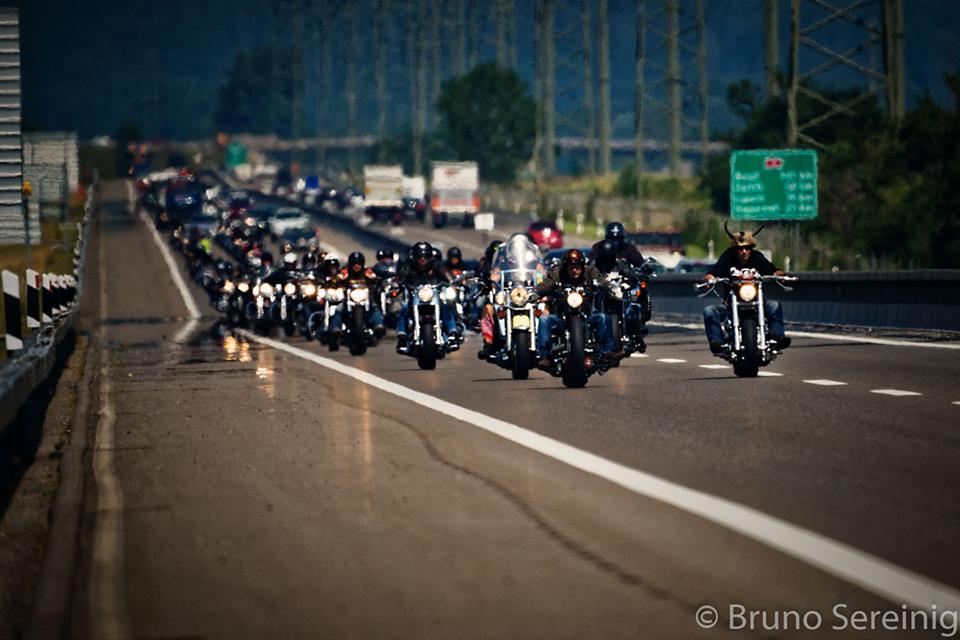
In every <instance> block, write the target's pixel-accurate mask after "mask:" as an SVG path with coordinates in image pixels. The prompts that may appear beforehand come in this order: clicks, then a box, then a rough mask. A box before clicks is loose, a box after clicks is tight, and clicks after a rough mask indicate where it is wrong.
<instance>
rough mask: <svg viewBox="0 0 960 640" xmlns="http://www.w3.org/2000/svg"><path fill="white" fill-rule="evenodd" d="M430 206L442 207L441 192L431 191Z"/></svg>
mask: <svg viewBox="0 0 960 640" xmlns="http://www.w3.org/2000/svg"><path fill="white" fill-rule="evenodd" d="M430 208H431V209H439V208H440V194H438V193H431V194H430Z"/></svg>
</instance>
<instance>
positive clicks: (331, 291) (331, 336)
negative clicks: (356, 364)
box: [313, 287, 345, 351]
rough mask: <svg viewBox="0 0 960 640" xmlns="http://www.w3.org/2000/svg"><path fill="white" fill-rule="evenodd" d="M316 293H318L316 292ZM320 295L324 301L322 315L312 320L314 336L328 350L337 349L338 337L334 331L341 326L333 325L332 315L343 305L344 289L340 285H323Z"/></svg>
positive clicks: (338, 347)
mask: <svg viewBox="0 0 960 640" xmlns="http://www.w3.org/2000/svg"><path fill="white" fill-rule="evenodd" d="M318 295H320V294H319V293H318ZM322 295H323V301H324V304H323V314H322V317H320V318H318V319H315V321H314V324H313V327H314V336H315V337H316V338H317V340H318V341H319V342H320V343H321V344H325V345H327V348H328V349H330V351H339V349H340V338H338V337H337V336H336V334H335V333H334V331H339V330H341V327H337V326H334V322H333V316H334V314H336V312H337V310H338V309H340V308H342V307H343V300H344V298H345V294H344V289H343V288H341V287H325V288H324V289H323V294H322ZM341 317H342V315H341Z"/></svg>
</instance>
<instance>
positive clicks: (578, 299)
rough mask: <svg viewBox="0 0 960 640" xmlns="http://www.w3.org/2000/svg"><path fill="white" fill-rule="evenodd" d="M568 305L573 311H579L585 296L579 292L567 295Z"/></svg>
mask: <svg viewBox="0 0 960 640" xmlns="http://www.w3.org/2000/svg"><path fill="white" fill-rule="evenodd" d="M567 304H568V305H570V308H571V309H577V308H578V307H579V306H580V305H582V304H583V296H582V295H580V292H579V291H571V292H570V293H568V294H567Z"/></svg>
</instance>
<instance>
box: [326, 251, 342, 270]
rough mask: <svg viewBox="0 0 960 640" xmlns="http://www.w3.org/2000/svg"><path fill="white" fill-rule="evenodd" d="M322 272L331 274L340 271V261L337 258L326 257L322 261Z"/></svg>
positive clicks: (332, 256)
mask: <svg viewBox="0 0 960 640" xmlns="http://www.w3.org/2000/svg"><path fill="white" fill-rule="evenodd" d="M323 270H324V271H325V272H326V273H333V272H334V271H339V270H340V260H339V259H338V258H337V256H334V255H328V256H327V257H326V258H324V259H323Z"/></svg>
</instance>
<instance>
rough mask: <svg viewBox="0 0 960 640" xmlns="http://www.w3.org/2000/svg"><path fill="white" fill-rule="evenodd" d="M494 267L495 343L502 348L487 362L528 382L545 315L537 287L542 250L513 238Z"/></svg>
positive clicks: (502, 250)
mask: <svg viewBox="0 0 960 640" xmlns="http://www.w3.org/2000/svg"><path fill="white" fill-rule="evenodd" d="M493 265H494V266H493V269H492V270H491V273H492V274H493V279H494V281H495V285H496V286H495V289H494V292H493V295H492V300H493V307H494V318H495V323H494V344H495V345H497V346H498V347H499V348H498V349H496V350H494V351H492V352H491V353H490V355H489V356H487V361H488V362H493V363H494V364H497V365H499V366H501V367H503V368H505V369H510V371H511V373H512V375H513V379H514V380H526V379H527V378H528V377H530V369H532V368H533V367H534V366H535V363H536V359H537V345H536V335H537V326H538V324H539V319H540V315H541V313H542V308H541V305H540V304H538V303H537V302H535V298H536V295H535V290H536V285H537V284H538V283H539V282H540V281H541V280H542V278H543V273H544V268H543V266H542V261H541V256H540V251H539V249H537V247H536V245H534V244H533V243H532V242H530V240H528V239H527V238H526V237H525V236H520V235H517V236H512V237H511V238H510V240H509V241H508V242H507V243H506V244H504V245H503V246H502V247H500V248H499V249H498V251H497V254H496V256H495V257H494V261H493Z"/></svg>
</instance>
